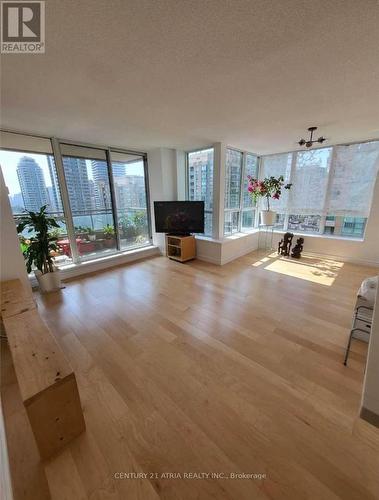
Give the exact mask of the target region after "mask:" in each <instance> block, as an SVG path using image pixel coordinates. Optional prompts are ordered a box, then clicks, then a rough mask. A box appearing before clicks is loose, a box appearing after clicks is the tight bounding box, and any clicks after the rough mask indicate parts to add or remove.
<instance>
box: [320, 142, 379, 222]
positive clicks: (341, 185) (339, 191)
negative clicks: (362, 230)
mask: <svg viewBox="0 0 379 500" xmlns="http://www.w3.org/2000/svg"><path fill="white" fill-rule="evenodd" d="M378 169H379V141H373V142H366V143H364V144H352V145H350V146H336V148H335V161H334V169H333V175H332V178H331V189H330V199H329V203H328V207H327V209H328V212H329V213H332V214H334V215H344V216H350V217H354V216H358V217H364V218H366V217H368V216H369V212H370V207H371V201H372V195H373V190H374V185H375V179H376V177H377V174H378Z"/></svg>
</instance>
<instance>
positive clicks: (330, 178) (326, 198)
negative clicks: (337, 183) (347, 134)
mask: <svg viewBox="0 0 379 500" xmlns="http://www.w3.org/2000/svg"><path fill="white" fill-rule="evenodd" d="M336 156H337V148H336V147H335V146H332V157H331V159H330V166H329V172H328V180H327V183H326V190H325V196H324V206H323V210H322V214H321V222H320V230H319V231H320V234H324V231H325V221H326V216H327V215H328V206H329V202H330V195H331V191H332V184H333V182H332V181H333V176H334V165H335V161H336Z"/></svg>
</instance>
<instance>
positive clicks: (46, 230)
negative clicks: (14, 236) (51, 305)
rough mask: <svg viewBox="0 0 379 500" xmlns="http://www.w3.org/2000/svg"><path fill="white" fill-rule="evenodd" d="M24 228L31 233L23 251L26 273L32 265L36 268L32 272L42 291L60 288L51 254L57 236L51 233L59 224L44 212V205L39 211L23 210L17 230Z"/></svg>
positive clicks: (19, 231)
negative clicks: (23, 213)
mask: <svg viewBox="0 0 379 500" xmlns="http://www.w3.org/2000/svg"><path fill="white" fill-rule="evenodd" d="M25 229H27V231H28V233H31V236H30V237H29V239H28V240H27V242H28V244H27V248H26V249H25V250H24V252H23V254H24V258H25V261H26V269H27V271H28V273H31V272H32V269H33V267H35V268H37V269H35V271H34V274H35V275H36V278H37V280H38V284H39V286H40V289H41V291H42V292H51V291H53V290H58V289H60V288H61V279H60V274H59V270H58V269H57V268H56V267H55V265H54V260H53V256H52V254H53V253H54V252H56V251H57V249H58V247H57V244H56V242H57V239H58V238H57V236H54V235H52V234H51V233H52V231H53V230H54V229H59V225H58V223H57V222H56V220H55V219H54V218H53V217H49V216H48V215H47V214H46V205H44V206H43V207H41V209H40V211H39V212H32V211H29V210H25V215H23V216H22V217H21V219H20V222H19V224H18V226H17V232H18V233H22V231H24V230H25Z"/></svg>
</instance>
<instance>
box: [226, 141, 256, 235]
mask: <svg viewBox="0 0 379 500" xmlns="http://www.w3.org/2000/svg"><path fill="white" fill-rule="evenodd" d="M248 176H250V177H253V178H254V177H257V176H258V157H257V156H256V155H254V154H253V153H247V152H242V151H238V150H235V149H231V148H227V149H226V157H225V197H224V234H225V235H230V234H233V233H236V232H239V231H249V230H250V229H252V228H253V227H254V226H255V213H256V212H255V211H256V207H255V204H254V202H253V200H252V199H251V196H250V195H249V193H248V191H247V187H248Z"/></svg>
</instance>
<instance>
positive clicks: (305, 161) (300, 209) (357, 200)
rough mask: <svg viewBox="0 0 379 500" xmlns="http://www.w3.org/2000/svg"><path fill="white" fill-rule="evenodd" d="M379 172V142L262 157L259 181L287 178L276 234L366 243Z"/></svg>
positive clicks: (276, 204) (277, 203)
mask: <svg viewBox="0 0 379 500" xmlns="http://www.w3.org/2000/svg"><path fill="white" fill-rule="evenodd" d="M378 170H379V141H369V142H365V143H360V144H350V145H341V146H330V147H326V148H317V149H313V150H305V151H295V152H292V153H283V154H276V155H269V156H264V157H263V158H262V169H261V172H260V177H261V178H262V179H263V178H265V177H270V176H271V175H273V176H276V177H277V176H279V175H283V177H284V179H285V182H291V183H292V188H291V190H289V191H287V190H285V191H283V194H282V197H281V199H280V200H278V201H275V200H273V201H272V203H271V205H272V210H275V211H276V212H277V224H276V227H277V228H278V229H284V230H287V229H288V230H290V231H296V232H300V233H311V234H325V235H333V236H340V237H349V238H363V236H364V231H365V227H366V223H367V219H368V216H369V212H370V208H371V201H372V196H373V190H374V186H375V181H376V177H377V174H378Z"/></svg>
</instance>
